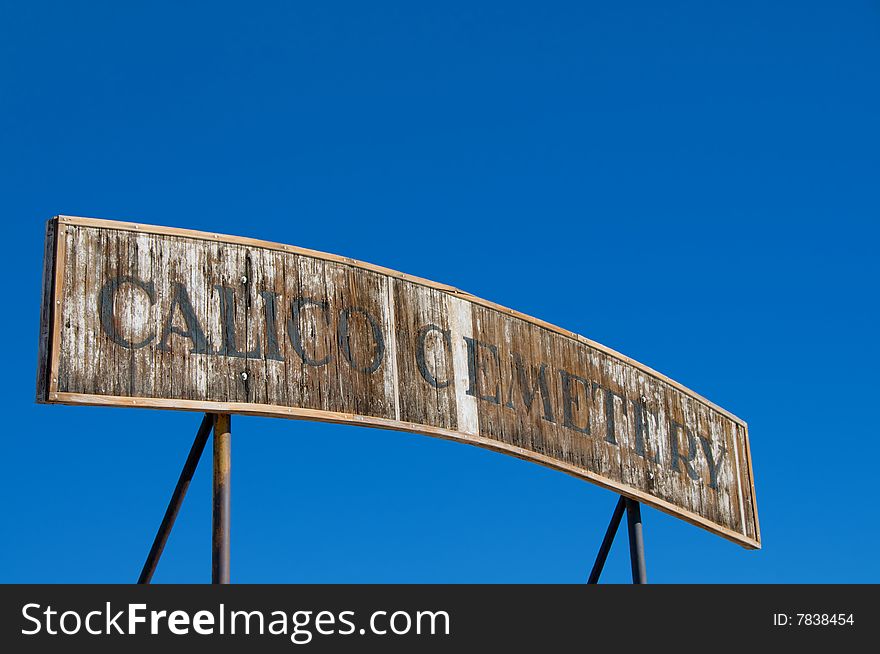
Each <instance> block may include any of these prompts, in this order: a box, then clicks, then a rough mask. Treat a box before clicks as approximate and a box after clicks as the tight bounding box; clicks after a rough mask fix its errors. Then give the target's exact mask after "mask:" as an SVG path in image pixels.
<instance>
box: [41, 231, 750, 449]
mask: <svg viewBox="0 0 880 654" xmlns="http://www.w3.org/2000/svg"><path fill="white" fill-rule="evenodd" d="M50 220H57V221H58V222H59V224H61V225H72V226H80V227H94V228H97V229H116V230H119V231H128V232H136V233H142V234H156V235H160V236H180V237H182V238H191V239H195V240H202V241H209V242H225V243H232V244H237V245H248V246H251V247H259V248H265V249H269V250H277V251H279V252H289V253H291V254H300V255H303V256H308V257H313V258H317V259H323V260H325V261H333V262H336V263H342V264H346V265H350V266H354V267H356V268H362V269H364V270H369V271H372V272H376V273H379V274H384V275H387V276H389V277H393V278H396V279H402V280H404V281H408V282H411V283H413V284H418V285H420V286H426V287H428V288H434V289H437V290H440V291H445V292H447V293H452V294H453V295H456V296H458V297H460V298H461V299H463V300H467V301H469V302H473V303H475V304H479V305H482V306H484V307H486V308H489V309H494V310H495V311H499V312H501V313H503V314H506V315H508V316H512V317H515V318H519V319H520V320H525V321H526V322H529V323H532V324H533V325H537V326H539V327H542V328H544V329H548V330H550V331H552V332H555V333H557V334H560V335H561V336H566V337H568V338H571V339H573V340H575V341H578V342H580V343H583V344H584V345H587V346H589V347H592V348H595V349H597V350H599V351H601V352H604V353H605V354H608V355H610V356H612V357H614V358H615V359H618V360H619V361H621V362H622V363H626V364H628V365H631V366H633V367H635V368H638V369H639V370H641V371H642V372H644V373H646V374H648V375H650V376H652V377H654V378H656V379H658V380H659V381H662V382H664V383H666V384H669V385H670V386H672V387H674V388H675V389H677V390H679V391H681V392H683V393H684V394H685V395H688V396H689V397H691V398H693V399H694V400H697V401H698V402H701V403H702V404H704V405H706V406H707V407H708V408H710V409H713V410H715V411H717V412H718V413H720V414H722V415H724V416H726V417H727V418H729V419H730V420H732V421H734V422H735V423H737V424H738V425H740V426H742V427H743V428H744V429H746V431H747V432H748V424H747V423H746V421H745V420H743V419H742V418H740V417H738V416H736V415H734V414H733V413H731V412H730V411H728V410H727V409H724V408H722V407H720V406H718V405H717V404H715V403H714V402H712V401H711V400H709V399H707V398H705V397H703V396H702V395H700V394H699V393H697V392H695V391H693V390H691V389H690V388H688V387H687V386H684V385H683V384H681V383H680V382H677V381H675V380H674V379H671V378H670V377H667V376H666V375H664V374H663V373H661V372H658V371H656V370H654V369H653V368H651V367H650V366H647V365H645V364H644V363H641V362H639V361H636V360H635V359H632V358H630V357H628V356H626V355H625V354H622V353H620V352H618V351H617V350H614V349H612V348H610V347H608V346H606V345H602V344H601V343H598V342H596V341H593V340H591V339H589V338H587V337H586V336H582V335H580V334H578V333H577V332H573V331H570V330H567V329H563V328H561V327H559V326H557V325H554V324H552V323H549V322H547V321H545V320H541V319H540V318H536V317H534V316H530V315H528V314H525V313H522V312H520V311H517V310H515V309H511V308H509V307H505V306H503V305H500V304H496V303H495V302H492V301H490V300H485V299H483V298H480V297H478V296H476V295H473V294H471V293H468V292H467V291H463V290H461V289H459V288H456V287H454V286H450V285H448V284H442V283H440V282H435V281H433V280H430V279H426V278H423V277H417V276H415V275H410V274H407V273H402V272H400V271H397V270H394V269H392V268H386V267H385V266H380V265H377V264H373V263H368V262H366V261H360V260H358V259H353V258H351V257H346V256H343V255H339V254H333V253H330V252H322V251H320V250H312V249H309V248H304V247H301V246H297V245H288V244H285V243H277V242H274V241H264V240H261V239H257V238H251V237H248V236H235V235H232V234H220V233H216V232H203V231H200V230H194V229H186V228H182V227H168V226H164V225H149V224H145V223H135V222H129V221H119V220H108V219H106V218H88V217H84V216H69V215H66V214H58V215H56V216H54V217H53V218H51V219H50Z"/></svg>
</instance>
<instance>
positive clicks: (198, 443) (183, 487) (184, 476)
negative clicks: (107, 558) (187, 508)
mask: <svg viewBox="0 0 880 654" xmlns="http://www.w3.org/2000/svg"><path fill="white" fill-rule="evenodd" d="M213 426H214V415H213V414H211V413H206V414H205V417H204V418H203V419H202V424H201V425H199V431H198V432H197V433H196V438H195V440H194V441H193V444H192V447H191V448H190V450H189V455H188V456H187V457H186V462H185V463H184V464H183V470H181V471H180V477H179V478H178V480H177V486H175V487H174V492H173V493H172V494H171V500H169V502H168V508H167V509H165V516H164V517H163V518H162V523H161V524H160V525H159V531H158V532H157V533H156V538H155V539H154V540H153V546H152V547H151V548H150V553H149V554H147V560H146V561H145V562H144V567H143V569H142V570H141V575H140V577H138V580H137V582H138V583H139V584H148V583H150V580H151V579H152V578H153V573H154V572H156V566H158V565H159V558H160V557H161V556H162V551H163V550H164V549H165V543H167V542H168V536H169V535H170V534H171V528H172V527H174V521H175V520H176V519H177V514H178V513H179V512H180V507H181V506H182V505H183V498H184V497H186V491H187V489H188V488H189V483H190V482H191V481H192V478H193V474H195V471H196V467H197V466H198V465H199V459H201V458H202V452H203V451H204V450H205V444H206V443H207V442H208V436H210V435H211V427H213Z"/></svg>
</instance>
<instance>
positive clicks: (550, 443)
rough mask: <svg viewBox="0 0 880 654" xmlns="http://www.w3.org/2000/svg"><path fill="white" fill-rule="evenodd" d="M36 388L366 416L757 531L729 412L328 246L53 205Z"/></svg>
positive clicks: (732, 532) (620, 359) (196, 405)
mask: <svg viewBox="0 0 880 654" xmlns="http://www.w3.org/2000/svg"><path fill="white" fill-rule="evenodd" d="M43 277H44V283H43V311H42V316H41V322H40V348H39V351H40V362H39V365H38V380H37V400H38V401H41V402H55V403H65V404H98V405H112V406H130V407H145V408H167V409H180V410H197V411H210V412H226V413H243V414H252V415H272V416H279V417H289V418H299V419H312V420H324V421H329V422H341V423H349V424H362V425H370V426H375V427H380V428H387V429H398V430H402V431H410V432H416V433H423V434H427V435H431V436H437V437H440V438H447V439H451V440H456V441H460V442H466V443H470V444H473V445H478V446H480V447H485V448H488V449H492V450H495V451H499V452H504V453H506V454H511V455H513V456H516V457H519V458H522V459H526V460H530V461H534V462H537V463H540V464H542V465H546V466H549V467H552V468H555V469H559V470H563V471H565V472H567V473H569V474H572V475H575V476H577V477H579V478H582V479H587V480H589V481H591V482H594V483H597V484H598V485H600V486H603V487H605V488H609V489H612V490H614V491H615V492H619V493H621V494H624V495H626V496H628V497H631V498H633V499H636V500H638V501H641V502H644V503H646V504H649V505H651V506H654V507H656V508H659V509H660V510H663V511H666V512H668V513H671V514H673V515H676V516H678V517H680V518H682V519H684V520H687V521H688V522H691V523H693V524H696V525H698V526H700V527H703V528H705V529H708V530H709V531H712V532H714V533H716V534H719V535H721V536H723V537H725V538H728V539H730V540H732V541H735V542H737V543H738V544H740V545H742V546H744V547H748V548H757V547H760V532H759V528H758V521H757V505H756V501H755V493H754V478H753V474H752V466H751V457H750V452H749V444H748V433H747V427H746V425H745V423H744V422H743V421H742V420H740V419H739V418H736V417H735V416H732V415H731V414H730V413H729V412H727V411H725V410H723V409H721V408H720V407H717V406H716V405H714V404H712V403H711V402H709V401H707V400H705V399H704V398H702V397H700V396H699V395H697V394H695V393H693V392H692V391H689V390H688V389H686V388H684V387H683V386H681V385H680V384H678V383H676V382H674V381H672V380H670V379H668V378H666V377H665V376H663V375H660V374H659V373H656V372H655V371H653V370H651V369H650V368H647V367H646V366H643V365H641V364H639V363H637V362H635V361H633V360H632V359H629V358H628V357H625V356H623V355H620V354H618V353H616V352H614V351H612V350H609V349H608V348H605V347H603V346H600V345H598V344H596V343H594V342H592V341H589V340H588V339H585V338H583V337H580V336H578V335H576V334H572V333H571V332H567V331H565V330H562V329H560V328H558V327H555V326H552V325H549V324H547V323H545V322H543V321H540V320H537V319H534V318H530V317H528V316H525V315H523V314H520V313H517V312H515V311H512V310H510V309H506V308H504V307H500V306H498V305H495V304H493V303H490V302H486V301H484V300H480V299H479V298H475V297H473V296H470V295H468V294H466V293H463V292H462V291H459V290H458V289H454V288H452V287H449V286H444V285H442V284H436V283H434V282H429V281H427V280H422V279H419V278H415V277H410V276H408V275H403V274H401V273H397V272H394V271H390V270H387V269H384V268H380V267H378V266H373V265H370V264H364V263H361V262H357V261H354V260H351V259H347V258H344V257H339V256H336V255H327V254H322V253H318V252H315V251H312V250H304V249H301V248H295V247H292V246H286V245H280V244H274V243H265V242H262V241H256V240H254V239H245V238H239V237H227V236H221V235H217V234H208V233H203V232H191V231H187V230H180V229H174V228H164V227H152V226H147V225H139V224H134V223H117V222H114V221H101V220H97V219H83V218H71V217H59V218H57V219H53V220H52V221H50V223H49V226H48V228H47V237H46V254H45V261H44V276H43Z"/></svg>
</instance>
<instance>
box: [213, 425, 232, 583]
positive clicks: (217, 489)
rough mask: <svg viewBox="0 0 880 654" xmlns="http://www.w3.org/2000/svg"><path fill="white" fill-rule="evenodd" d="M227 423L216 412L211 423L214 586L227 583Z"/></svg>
mask: <svg viewBox="0 0 880 654" xmlns="http://www.w3.org/2000/svg"><path fill="white" fill-rule="evenodd" d="M230 422H231V418H230V415H229V414H228V413H219V414H217V417H216V421H215V423H214V490H213V498H214V508H213V512H212V525H211V526H212V529H211V541H212V543H211V544H212V556H211V583H213V584H228V583H229V514H230V511H229V504H230V488H229V469H230V465H231V458H232V457H231V450H230V439H231V425H230Z"/></svg>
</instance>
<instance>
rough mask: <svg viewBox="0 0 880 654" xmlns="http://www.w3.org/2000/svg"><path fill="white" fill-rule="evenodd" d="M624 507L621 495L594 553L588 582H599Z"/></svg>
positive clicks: (624, 500) (624, 501) (624, 502)
mask: <svg viewBox="0 0 880 654" xmlns="http://www.w3.org/2000/svg"><path fill="white" fill-rule="evenodd" d="M624 508H626V499H625V498H624V497H623V496H621V497H620V499H619V500H617V506H615V507H614V513H612V514H611V522H609V523H608V530H607V531H606V532H605V538H604V539H603V540H602V545H601V546H600V547H599V553H598V554H597V555H596V562H595V563H594V564H593V569H592V570H591V571H590V579H589V580H588V581H587V583H588V584H598V583H599V575H601V574H602V568H604V567H605V559H607V558H608V552H609V551H611V544H612V543H613V542H614V537H615V536H616V535H617V528H618V527H620V520H621V518H623V510H624Z"/></svg>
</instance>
